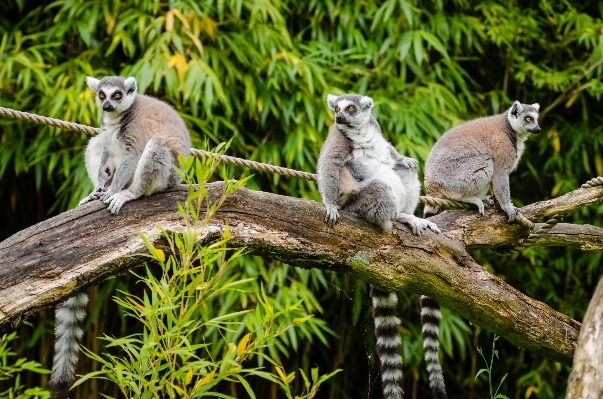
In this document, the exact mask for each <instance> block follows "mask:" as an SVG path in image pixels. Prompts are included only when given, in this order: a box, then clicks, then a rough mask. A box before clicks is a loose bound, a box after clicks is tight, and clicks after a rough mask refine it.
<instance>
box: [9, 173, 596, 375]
mask: <svg viewBox="0 0 603 399" xmlns="http://www.w3.org/2000/svg"><path fill="white" fill-rule="evenodd" d="M222 187H223V185H222V183H213V184H211V185H209V194H208V198H209V199H210V200H211V201H215V200H217V199H218V198H219V197H220V195H221V194H222ZM187 191H188V188H187V187H186V186H178V187H176V188H174V189H171V190H169V191H167V192H165V193H162V194H159V195H154V196H151V197H148V198H143V199H140V200H137V201H133V202H130V203H128V204H126V205H125V206H124V208H123V209H122V210H121V212H120V214H119V215H118V216H114V215H111V214H110V213H109V212H108V211H107V210H106V209H105V206H104V205H103V204H102V203H100V201H95V202H92V203H89V204H86V205H84V206H81V207H78V208H75V209H73V210H70V211H68V212H65V213H62V214H60V215H58V216H56V217H54V218H51V219H49V220H46V221H44V222H42V223H39V224H37V225H35V226H32V227H30V228H28V229H25V230H23V231H21V232H19V233H17V234H15V235H13V236H12V237H10V238H8V239H6V240H5V241H3V242H1V243H0V259H2V263H3V265H2V266H3V267H2V268H0V328H4V329H7V328H10V327H11V326H14V325H16V324H18V323H19V322H20V321H21V320H22V319H23V318H24V317H26V316H27V315H29V314H31V313H33V312H36V311H37V310H39V309H41V308H44V307H47V306H52V305H54V304H56V303H57V302H59V301H61V300H64V299H65V298H66V297H68V296H70V295H72V294H73V293H74V292H76V291H78V290H80V289H82V288H84V287H86V286H88V285H91V284H96V283H98V282H100V281H102V280H104V279H107V278H110V277H112V276H115V275H117V274H120V273H124V272H125V271H126V270H129V269H130V268H133V267H136V266H140V265H143V264H144V263H145V262H147V261H148V259H149V258H148V257H145V256H141V255H138V256H137V254H142V253H146V252H147V250H146V247H145V246H144V244H143V242H142V240H141V238H140V237H139V232H141V233H143V234H145V235H146V237H148V238H149V240H150V241H151V242H152V243H153V244H154V245H156V246H158V247H160V248H163V249H164V250H166V251H167V250H168V249H169V248H167V247H165V243H164V242H163V240H162V237H161V234H160V231H159V229H158V228H157V227H156V226H161V227H162V228H164V229H165V230H167V231H169V232H174V233H178V232H181V231H182V230H183V229H184V228H185V223H184V220H183V217H182V215H181V214H180V213H179V212H178V210H177V202H181V203H183V202H184V201H185V200H186V196H187ZM491 212H494V211H491ZM448 214H449V215H448V216H446V217H448V218H449V217H450V214H452V212H449V213H448ZM454 214H456V216H457V219H456V221H455V222H454V223H453V224H454V225H455V226H458V225H466V226H471V225H472V223H478V222H479V223H483V222H484V221H489V222H488V223H491V224H492V225H493V226H495V225H496V219H497V218H500V219H501V220H502V221H501V223H502V224H504V225H506V226H503V227H504V228H506V229H508V227H507V226H512V225H509V224H508V223H506V221H505V220H504V218H503V217H502V216H501V215H496V216H492V217H481V216H478V218H476V215H477V214H476V212H470V211H466V212H454ZM475 220H477V221H478V222H475ZM226 226H228V228H229V231H230V235H231V240H230V245H231V246H232V247H239V248H241V247H245V248H247V250H248V251H249V252H251V253H254V254H258V255H264V256H270V257H274V258H277V259H280V260H282V261H283V262H286V263H288V264H291V265H295V266H299V267H303V268H320V269H323V270H329V271H334V272H337V273H346V274H352V275H354V276H355V277H357V278H359V279H362V280H364V281H366V282H368V283H370V284H373V285H375V286H377V287H380V288H382V289H385V290H388V291H401V290H404V291H408V292H414V293H418V294H425V295H429V296H431V297H433V298H435V299H437V300H438V301H440V303H442V304H443V305H444V306H447V307H449V308H450V309H452V310H453V311H455V312H457V313H458V314H460V315H461V316H463V317H465V318H467V319H468V320H470V321H471V322H472V323H475V324H477V325H479V326H481V327H483V328H485V329H487V330H490V331H493V332H495V333H497V334H499V335H501V336H502V337H504V338H505V339H507V340H508V341H510V342H511V343H513V344H515V345H517V346H521V347H525V348H528V349H530V350H532V351H534V352H536V353H538V354H540V355H542V356H544V357H547V358H549V359H552V360H555V361H558V362H560V363H562V364H565V365H571V362H572V356H573V352H574V348H575V345H576V340H577V337H578V332H579V329H580V323H578V322H576V321H574V320H572V319H571V318H569V317H567V316H565V315H563V314H561V313H559V312H556V311H555V310H553V309H552V308H550V307H549V306H547V305H545V304H543V303H541V302H538V301H536V300H534V299H532V298H529V297H527V296H526V295H524V294H522V293H521V292H519V291H518V290H516V289H514V288H513V287H511V286H509V285H508V284H506V283H505V282H504V281H502V280H500V279H499V278H497V277H496V276H494V275H492V274H490V273H488V272H487V271H486V270H485V269H484V268H483V267H481V266H480V265H478V264H477V263H475V261H474V260H473V259H472V258H471V256H470V255H469V254H468V253H467V252H466V250H465V246H464V243H463V242H462V241H458V240H455V239H452V238H449V237H447V236H446V234H449V233H450V232H451V230H447V229H446V226H444V224H443V225H442V228H443V229H444V234H440V235H437V234H433V233H431V232H427V233H424V234H423V235H422V236H414V235H413V234H411V233H410V231H409V229H408V228H406V226H404V225H402V224H396V225H395V227H394V230H393V232H392V233H391V234H382V233H381V232H380V231H379V230H378V229H376V228H375V227H373V226H372V225H370V224H368V223H366V222H365V221H363V220H361V219H359V218H356V217H354V216H353V215H349V214H346V213H342V219H341V220H340V222H339V223H338V224H337V225H336V226H335V227H334V228H329V227H328V226H327V225H326V223H324V208H323V206H322V205H321V204H319V203H316V202H314V201H308V200H303V199H298V198H290V197H284V196H280V195H276V194H271V193H265V192H258V191H251V190H247V189H240V190H238V191H237V192H235V193H234V194H233V195H231V196H230V197H229V198H228V199H227V200H226V201H225V202H224V204H223V205H222V207H221V208H220V209H219V211H218V212H217V213H216V215H215V216H214V217H213V218H212V219H211V221H210V223H209V224H208V225H207V226H205V227H198V230H199V235H198V236H199V241H202V242H208V241H211V240H212V239H213V238H218V237H220V236H221V233H222V232H223V230H224V228H225V227H226ZM595 229H596V228H595ZM509 231H510V233H509V234H508V235H507V236H506V245H511V244H512V243H513V242H516V241H517V240H518V239H519V238H518V236H519V235H521V234H523V235H525V231H523V230H518V231H515V227H511V229H510V230H509ZM499 241H501V240H500V239H499Z"/></svg>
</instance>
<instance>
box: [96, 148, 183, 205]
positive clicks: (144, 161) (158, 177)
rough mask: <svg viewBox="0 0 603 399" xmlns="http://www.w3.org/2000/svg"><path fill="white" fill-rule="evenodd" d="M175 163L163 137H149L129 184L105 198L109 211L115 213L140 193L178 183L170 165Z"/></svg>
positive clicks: (157, 190) (148, 193)
mask: <svg viewBox="0 0 603 399" xmlns="http://www.w3.org/2000/svg"><path fill="white" fill-rule="evenodd" d="M175 163H177V160H176V159H175V158H174V156H173V155H172V153H171V151H170V149H169V147H168V146H167V144H166V142H165V139H163V138H162V137H153V138H152V139H150V140H149V141H148V143H147V144H146V146H145V148H144V151H143V152H142V155H141V157H140V160H139V161H138V164H137V166H136V171H135V172H134V177H133V178H132V183H131V184H130V186H129V187H128V188H127V189H124V190H122V191H120V192H118V193H115V194H113V195H112V196H110V197H109V198H107V199H106V200H105V204H107V205H108V209H109V211H110V212H111V213H113V214H117V213H118V212H119V210H120V209H121V207H122V206H123V205H124V204H125V203H126V202H128V201H132V200H134V199H136V198H139V197H141V196H142V195H151V194H153V193H156V192H160V191H163V190H165V189H167V188H169V187H172V186H174V185H176V184H178V182H179V181H180V180H181V179H180V175H178V173H177V172H176V171H175V170H174V168H173V166H172V165H173V164H175Z"/></svg>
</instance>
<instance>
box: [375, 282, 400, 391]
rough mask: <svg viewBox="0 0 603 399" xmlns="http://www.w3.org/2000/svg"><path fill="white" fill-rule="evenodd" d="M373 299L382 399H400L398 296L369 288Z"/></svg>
mask: <svg viewBox="0 0 603 399" xmlns="http://www.w3.org/2000/svg"><path fill="white" fill-rule="evenodd" d="M370 295H371V298H373V319H374V320H375V338H377V354H378V355H379V360H380V361H381V381H382V386H383V399H402V398H403V397H404V391H403V390H402V385H401V381H402V356H400V344H401V341H400V336H399V333H398V326H399V325H400V319H398V318H397V317H396V305H397V303H398V295H396V293H394V292H384V291H380V290H378V289H376V288H375V287H373V286H371V293H370Z"/></svg>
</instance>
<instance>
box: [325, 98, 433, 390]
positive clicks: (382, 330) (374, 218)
mask: <svg viewBox="0 0 603 399" xmlns="http://www.w3.org/2000/svg"><path fill="white" fill-rule="evenodd" d="M327 102H328V104H329V107H330V108H331V109H333V110H334V111H335V122H336V123H335V124H333V126H332V127H331V130H330V132H329V135H328V137H327V139H326V140H325V143H324V145H323V147H322V149H321V151H320V156H319V158H318V163H317V174H318V190H319V191H320V194H321V196H322V200H323V204H324V205H325V208H326V211H327V214H326V218H325V220H326V222H327V223H329V225H331V226H333V225H334V224H335V223H336V222H337V220H338V219H339V212H338V209H341V210H344V211H350V212H354V213H356V214H358V215H359V216H361V217H363V218H365V219H366V220H368V221H369V222H371V223H374V224H377V225H378V226H380V227H381V228H382V229H383V230H384V231H386V232H387V231H389V230H390V229H391V228H392V224H393V221H394V220H398V221H401V222H404V223H407V224H408V225H409V226H410V227H411V229H412V231H413V233H414V234H421V233H422V232H423V230H425V229H430V230H432V231H435V232H437V233H439V230H438V228H437V226H436V225H435V224H433V223H431V222H429V221H427V220H424V219H420V218H417V217H415V216H414V215H413V213H414V210H415V207H416V206H417V204H418V201H419V194H420V189H421V186H420V183H419V179H418V175H417V170H416V167H417V164H418V162H417V161H416V160H414V159H412V158H407V157H404V156H402V155H400V154H398V152H397V151H396V150H395V149H394V148H393V147H392V146H391V144H389V143H388V142H387V141H386V140H385V138H384V137H383V135H382V134H381V128H380V126H379V124H378V123H377V121H376V120H375V118H374V117H373V116H372V114H371V108H372V106H373V100H372V99H371V98H370V97H365V96H359V95H344V96H340V97H336V96H332V95H329V96H328V97H327ZM370 296H371V298H372V300H373V318H374V320H375V337H376V339H377V343H376V345H377V348H376V349H377V353H378V355H379V360H380V363H381V380H382V386H383V395H384V398H385V399H401V398H402V397H403V395H404V392H403V390H402V386H401V380H402V370H401V368H402V357H401V356H400V343H401V341H400V337H399V334H398V327H399V325H400V320H399V319H398V318H397V317H396V316H395V315H396V304H397V302H398V297H397V295H396V294H395V293H388V292H384V291H381V290H378V289H376V288H375V287H371V291H370ZM436 354H437V350H436Z"/></svg>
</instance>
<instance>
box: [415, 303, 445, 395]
mask: <svg viewBox="0 0 603 399" xmlns="http://www.w3.org/2000/svg"><path fill="white" fill-rule="evenodd" d="M441 319H442V314H441V313H440V304H439V303H438V302H437V301H435V300H433V299H431V298H429V297H426V296H425V295H421V324H422V326H423V350H424V352H425V363H427V374H428V375H429V386H430V387H431V391H432V393H433V397H434V399H448V395H446V386H445V385H444V375H443V374H442V367H441V366H440V358H439V357H438V349H439V347H440V341H439V340H438V336H439V326H440V320H441Z"/></svg>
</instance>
